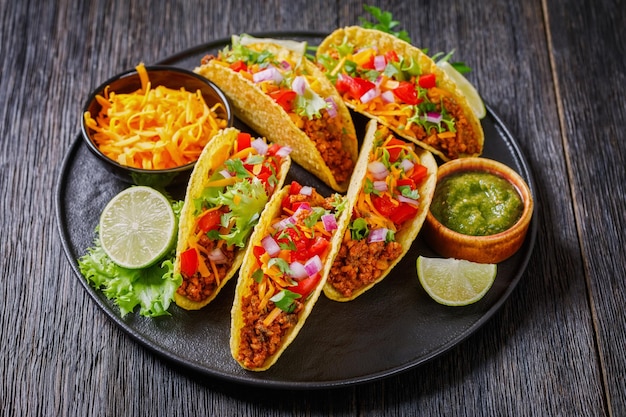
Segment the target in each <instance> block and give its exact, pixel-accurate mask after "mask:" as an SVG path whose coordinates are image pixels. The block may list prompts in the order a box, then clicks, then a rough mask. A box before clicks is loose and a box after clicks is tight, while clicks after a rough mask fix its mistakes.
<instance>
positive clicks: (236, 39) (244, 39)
mask: <svg viewBox="0 0 626 417" xmlns="http://www.w3.org/2000/svg"><path fill="white" fill-rule="evenodd" d="M231 42H232V44H233V45H237V44H241V45H243V46H248V45H252V44H255V43H273V44H275V45H278V46H282V47H283V48H286V49H289V50H290V51H293V52H295V53H297V54H299V55H304V54H305V53H306V48H307V44H308V43H307V42H306V41H303V42H299V41H293V40H290V39H274V38H256V37H254V36H250V35H248V34H244V35H242V36H239V35H232V36H231Z"/></svg>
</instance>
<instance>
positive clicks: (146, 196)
mask: <svg viewBox="0 0 626 417" xmlns="http://www.w3.org/2000/svg"><path fill="white" fill-rule="evenodd" d="M177 231H178V228H177V225H176V216H175V215H174V211H173V210H172V206H171V204H170V202H169V201H168V200H167V198H165V196H164V195H163V194H161V193H160V192H158V191H157V190H155V189H154V188H150V187H144V186H136V187H130V188H127V189H125V190H124V191H122V192H120V193H119V194H117V195H116V196H115V197H113V198H112V199H111V201H109V203H108V204H107V205H106V206H105V207H104V210H103V211H102V214H101V215H100V226H99V235H100V243H101V245H102V249H103V250H104V252H105V253H106V254H107V255H108V256H109V257H110V258H111V260H112V261H113V262H114V263H116V264H117V265H119V266H122V267H124V268H130V269H140V268H146V267H148V266H151V265H153V264H155V263H156V262H157V261H159V260H160V259H161V258H163V257H164V256H165V254H166V253H167V252H168V251H169V250H170V249H171V248H172V246H173V244H174V241H175V238H176V235H177Z"/></svg>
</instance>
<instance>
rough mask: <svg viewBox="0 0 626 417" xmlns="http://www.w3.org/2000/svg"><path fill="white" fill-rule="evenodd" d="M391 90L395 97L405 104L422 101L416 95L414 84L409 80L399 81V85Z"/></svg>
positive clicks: (414, 103)
mask: <svg viewBox="0 0 626 417" xmlns="http://www.w3.org/2000/svg"><path fill="white" fill-rule="evenodd" d="M392 91H393V94H395V96H396V97H398V98H399V99H400V100H402V101H403V102H405V103H407V104H411V105H416V104H419V103H420V102H421V101H422V100H421V99H420V98H418V97H417V91H416V90H415V86H414V85H413V83H411V82H409V81H400V85H399V86H398V87H396V88H394V89H393V90H392Z"/></svg>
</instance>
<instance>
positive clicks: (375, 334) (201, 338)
mask: <svg viewBox="0 0 626 417" xmlns="http://www.w3.org/2000/svg"><path fill="white" fill-rule="evenodd" d="M256 36H259V37H263V36H265V37H282V38H289V39H301V40H307V41H309V42H310V43H311V44H316V43H317V42H319V41H320V40H321V39H322V38H323V37H324V36H325V34H324V33H317V32H289V33H286V32H278V33H274V32H271V33H261V34H256ZM229 43H230V39H220V40H217V41H214V42H209V43H206V44H203V45H199V46H198V47H195V48H193V49H189V50H187V51H183V52H181V53H180V54H177V55H175V56H173V57H170V58H168V59H166V60H164V61H161V62H160V63H161V64H169V65H179V66H181V67H185V68H188V69H193V68H194V67H195V66H197V65H198V64H199V62H200V59H201V58H202V57H203V56H204V55H206V54H208V53H216V51H217V50H219V49H221V48H223V47H224V46H226V45H227V44H229ZM355 124H357V126H360V127H362V126H363V120H362V118H360V117H359V116H355ZM235 125H236V126H238V127H239V128H241V129H246V126H244V125H242V124H241V123H238V122H236V123H235ZM482 125H483V128H484V131H485V149H484V153H483V156H484V157H487V158H492V159H496V160H498V161H501V162H503V163H505V164H507V165H508V166H510V167H511V168H513V169H515V170H516V171H517V172H518V173H519V174H520V175H521V176H522V177H523V178H524V179H525V180H526V181H527V182H528V184H529V186H530V188H531V192H532V194H533V196H534V197H535V198H536V193H535V189H534V182H533V179H532V177H531V173H530V170H529V168H528V164H527V162H526V160H525V158H524V156H523V155H522V153H521V151H520V148H519V146H518V144H517V143H516V141H515V139H514V138H513V137H512V136H511V134H510V133H509V131H508V130H507V128H506V126H504V124H503V123H502V121H501V120H500V119H499V118H498V117H497V116H496V115H495V113H494V112H493V110H492V109H490V108H488V114H487V116H486V117H485V118H484V119H483V120H482ZM290 177H291V178H290V179H297V180H299V181H301V182H304V183H307V184H309V185H312V186H315V187H318V188H319V189H321V190H322V191H323V192H329V190H328V188H327V187H325V186H324V185H323V184H321V183H320V182H319V181H318V180H317V179H316V178H315V177H314V176H312V175H311V174H309V173H308V172H306V171H304V170H303V169H302V168H301V167H299V166H298V165H296V164H294V165H293V166H292V169H291V171H290ZM290 179H288V180H290ZM127 186H128V185H127V184H125V183H123V182H121V181H119V180H117V179H116V178H114V177H113V176H111V175H110V174H109V173H108V172H107V171H105V170H104V169H103V168H102V166H101V165H100V164H99V163H98V161H97V160H96V159H95V158H94V157H93V155H91V154H90V153H89V151H88V149H87V147H86V146H85V145H84V144H83V142H82V141H81V140H80V136H78V137H77V138H76V139H75V141H74V143H73V145H72V147H71V149H70V150H69V152H68V154H67V155H66V157H65V161H64V164H63V167H62V170H61V174H60V177H59V180H58V185H57V190H56V194H57V208H56V211H57V220H58V226H59V231H60V235H61V240H62V243H63V247H64V249H65V253H66V255H67V257H68V259H69V261H70V263H71V266H72V269H73V270H74V272H75V274H76V277H77V278H78V280H79V281H80V283H81V284H82V285H83V287H84V288H85V290H86V291H87V292H88V293H89V295H90V296H91V297H92V298H93V299H94V301H95V302H96V303H97V304H98V305H99V306H100V307H101V308H102V310H103V311H104V312H105V313H106V314H107V315H108V316H109V317H110V318H111V320H113V321H114V322H115V323H116V324H117V325H118V326H119V327H120V328H122V329H123V330H124V331H126V332H127V333H128V334H129V335H130V336H131V337H132V338H134V339H135V340H137V341H138V342H140V343H141V344H143V345H144V346H146V347H148V348H149V349H151V350H152V351H154V352H156V353H158V354H160V355H162V356H163V357H165V358H167V359H169V360H171V361H173V362H175V363H177V364H181V365H184V366H185V367H187V368H188V369H190V370H192V371H196V372H198V373H201V374H205V375H209V376H214V377H218V378H223V379H226V380H229V381H233V382H241V383H247V384H252V385H257V386H263V387H271V388H289V389H294V388H295V389H314V388H329V387H341V386H348V385H353V384H358V383H364V382H368V381H373V380H377V379H380V378H384V377H388V376H390V375H394V374H397V373H399V372H403V371H406V370H408V369H411V368H414V367H416V366H418V365H420V364H423V363H424V362H426V361H428V360H430V359H432V358H434V357H436V356H438V355H441V354H442V353H444V352H446V351H447V350H449V349H450V348H452V347H453V346H455V345H456V344H458V343H459V342H461V341H462V340H464V339H465V338H467V337H468V336H469V335H470V334H472V333H473V332H474V331H476V330H477V329H478V328H480V327H481V326H482V325H483V324H485V322H487V320H488V319H489V318H490V317H491V316H492V315H493V314H494V313H495V312H496V311H497V310H498V309H499V308H500V307H501V306H502V304H503V303H504V301H505V300H506V299H507V298H508V297H509V295H510V294H511V292H512V291H513V289H514V288H515V286H516V285H517V283H518V282H519V280H520V278H521V277H522V276H523V274H524V271H525V269H526V265H527V263H528V260H529V258H530V255H531V253H532V249H533V247H534V244H535V238H536V234H537V220H536V218H537V216H536V215H535V216H534V218H533V220H532V222H531V226H530V230H529V231H528V235H527V237H526V241H525V243H524V245H523V246H522V248H521V249H520V251H519V252H518V253H516V254H515V255H514V256H513V257H511V258H509V259H508V260H506V261H504V262H502V263H500V264H499V265H498V275H497V277H496V280H495V282H494V284H493V287H492V288H491V289H490V290H489V292H488V293H487V295H486V296H485V297H484V298H483V299H482V300H480V301H479V302H477V303H475V304H472V305H470V306H466V307H445V306H442V305H439V304H437V303H436V302H434V301H433V300H432V299H431V298H430V297H429V296H428V295H427V294H426V293H425V292H424V290H423V289H422V287H421V286H420V284H419V281H418V279H417V273H416V268H415V261H416V259H417V257H418V256H419V255H424V256H437V255H436V254H435V253H434V252H432V251H431V250H430V249H429V248H428V247H427V246H426V245H425V244H424V243H423V241H422V239H421V238H420V237H418V239H417V240H416V241H415V243H414V244H413V246H412V247H411V249H410V251H409V252H408V253H407V255H406V256H405V257H404V259H403V260H402V261H401V262H400V263H399V264H398V265H397V266H396V267H395V269H394V270H393V271H392V272H391V273H390V274H389V275H388V277H387V278H386V279H385V280H384V281H383V282H381V283H380V284H378V285H377V286H376V287H374V288H373V289H371V290H370V291H368V292H367V293H365V294H363V295H362V296H360V297H359V298H357V299H356V300H354V301H351V302H348V303H338V302H333V301H330V300H328V299H326V298H325V297H324V296H323V295H321V296H320V299H319V300H318V302H317V304H316V305H315V308H314V309H313V312H312V313H311V315H310V316H309V318H308V320H307V322H306V324H305V326H304V327H303V328H302V330H301V331H300V334H299V335H298V337H297V338H296V339H295V341H294V342H293V343H292V344H291V345H290V346H289V347H288V348H287V350H286V351H285V352H284V353H283V355H282V356H281V357H280V358H279V360H278V362H277V363H276V364H275V365H274V366H273V367H272V368H270V369H269V370H267V371H264V372H249V371H245V370H243V369H242V368H241V367H240V366H239V365H238V364H237V363H236V362H235V361H234V360H233V358H232V357H231V355H230V348H229V335H230V308H231V305H232V302H233V296H234V290H235V284H236V283H235V279H233V280H231V281H230V282H229V283H228V284H227V286H226V287H225V288H224V289H223V290H222V292H221V293H220V295H219V296H218V297H217V298H216V299H215V300H214V301H213V302H212V303H211V304H209V305H208V306H207V307H205V308H204V309H202V310H200V311H185V310H182V309H180V308H178V307H177V306H176V305H172V307H170V312H171V313H172V315H171V316H170V317H160V318H145V317H141V316H140V315H139V314H136V313H132V314H128V315H127V316H126V317H124V318H121V317H120V314H119V310H118V308H117V306H116V305H115V304H113V303H112V302H111V301H110V300H108V299H107V298H106V297H105V296H104V295H103V294H102V292H101V291H99V290H97V289H95V288H93V287H91V286H90V285H89V284H88V283H87V282H86V280H85V279H84V278H83V276H82V275H81V274H80V271H79V269H78V264H77V259H78V258H79V257H81V256H82V255H84V254H85V252H86V249H87V248H88V247H89V246H91V245H92V244H93V239H94V237H95V234H94V229H95V227H96V225H97V223H98V219H99V216H100V213H101V211H102V209H103V208H104V206H105V205H106V203H107V202H108V201H109V200H110V199H111V198H112V197H113V196H114V195H116V194H117V193H118V192H120V191H122V190H123V189H124V188H126V187H127ZM168 191H169V192H170V193H171V194H172V196H173V197H175V198H179V199H182V198H184V192H185V190H184V187H180V186H179V187H178V188H174V189H170V190H168Z"/></svg>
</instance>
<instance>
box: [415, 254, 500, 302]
mask: <svg viewBox="0 0 626 417" xmlns="http://www.w3.org/2000/svg"><path fill="white" fill-rule="evenodd" d="M496 272H497V265H496V264H480V263H476V262H470V261H466V260H463V259H452V258H446V259H444V258H426V257H424V256H420V257H418V258H417V277H418V278H419V281H420V283H421V284H422V287H423V288H424V290H425V291H426V292H427V293H428V295H430V296H431V298H432V299H433V300H435V301H437V302H438V303H439V304H444V305H447V306H464V305H468V304H472V303H475V302H476V301H478V300H480V299H481V298H483V296H484V295H485V294H486V293H487V291H489V288H491V285H492V284H493V281H494V280H495V279H496Z"/></svg>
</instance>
